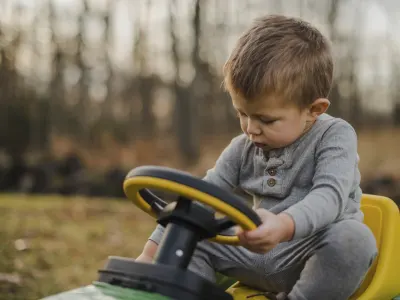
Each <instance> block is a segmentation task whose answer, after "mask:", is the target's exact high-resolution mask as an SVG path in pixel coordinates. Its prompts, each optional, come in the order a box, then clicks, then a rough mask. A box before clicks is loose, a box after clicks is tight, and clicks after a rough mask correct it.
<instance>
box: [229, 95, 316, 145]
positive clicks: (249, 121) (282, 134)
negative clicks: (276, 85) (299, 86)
mask: <svg viewBox="0 0 400 300" xmlns="http://www.w3.org/2000/svg"><path fill="white" fill-rule="evenodd" d="M231 97H232V103H233V106H234V107H235V109H236V111H237V114H238V117H239V120H240V126H241V128H242V130H243V132H244V133H245V134H247V136H248V137H249V139H250V140H251V141H252V142H253V143H254V144H255V145H256V146H257V147H261V148H264V149H270V148H282V147H286V146H288V145H290V144H292V143H293V142H294V141H296V140H297V139H298V138H299V137H300V136H301V135H302V134H303V133H304V132H305V131H306V130H307V129H308V128H309V127H310V126H311V125H312V123H313V121H314V120H313V118H312V117H311V116H310V114H309V110H308V109H303V110H301V109H299V108H298V107H297V106H296V105H283V104H282V103H283V101H280V99H276V98H274V97H272V96H271V97H264V98H260V99H255V100H253V101H247V100H246V99H243V98H242V97H240V96H239V95H231Z"/></svg>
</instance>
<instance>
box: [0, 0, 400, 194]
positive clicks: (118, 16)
mask: <svg viewBox="0 0 400 300" xmlns="http://www.w3.org/2000/svg"><path fill="white" fill-rule="evenodd" d="M398 7H399V4H398V2H396V1H389V0H385V1H356V0H352V1H350V0H336V1H334V0H329V1H311V0H291V1H275V0H274V1H273V0H269V1H265V0H263V1H258V0H252V1H223V0H222V1H220V0H203V1H200V0H197V1H194V0H193V1H187V0H168V1H167V0H163V1H154V0H153V1H152V0H138V1H135V0H114V1H111V0H68V1H67V0H35V1H33V0H32V1H31V0H14V1H11V0H8V1H7V0H2V1H1V2H0V99H1V101H0V151H1V155H0V157H1V159H0V190H3V191H19V192H26V193H62V194H85V195H91V196H118V197H119V196H123V195H122V191H121V180H122V179H123V177H124V175H125V174H126V171H127V170H129V169H130V168H133V167H135V166H137V165H142V164H158V165H168V166H172V167H176V168H181V169H187V170H189V171H191V172H193V173H195V174H198V175H201V174H202V173H203V172H204V171H205V169H207V168H209V167H211V166H212V163H213V161H214V160H215V158H216V157H217V156H218V154H219V152H220V151H221V150H222V147H224V146H225V145H226V143H228V142H229V140H230V139H231V138H232V136H233V135H235V134H237V133H238V132H239V127H238V122H237V120H236V117H235V113H234V111H233V109H232V106H231V103H230V101H229V98H228V95H227V94H226V93H224V91H223V90H222V88H221V80H222V78H221V70H222V66H223V63H224V61H225V59H226V58H227V56H228V54H229V51H230V50H231V48H232V46H233V43H234V42H235V39H236V38H237V37H238V35H239V34H240V33H241V32H242V31H243V30H244V28H246V26H248V25H249V23H250V22H251V20H252V19H253V18H255V17H257V16H260V15H263V14H266V13H286V14H290V15H297V16H301V17H303V18H305V19H306V20H309V21H311V22H313V23H314V24H315V25H316V26H318V27H319V28H320V30H321V31H322V32H323V33H324V34H326V35H327V36H328V37H329V38H330V39H331V40H332V42H333V46H334V53H335V60H336V70H335V85H334V87H333V90H332V93H331V96H330V98H331V101H332V104H333V105H332V107H331V109H330V111H329V112H330V113H331V114H332V115H335V116H340V117H342V118H344V119H346V120H348V121H349V122H350V123H351V124H353V125H354V126H355V127H356V128H357V130H358V133H359V135H360V155H361V166H362V171H363V176H364V177H363V179H364V182H366V181H367V180H368V181H369V180H374V182H373V185H376V184H382V183H377V182H375V181H376V180H378V178H380V180H382V179H383V177H382V176H385V180H384V181H385V182H384V184H386V183H387V181H388V180H389V181H391V180H395V177H396V176H397V175H398V173H399V172H400V171H399V170H400V166H399V164H398V160H399V158H398V157H396V155H394V156H392V155H391V153H386V152H385V151H389V152H390V151H393V153H396V152H398V150H399V148H398V145H397V144H393V143H394V142H395V141H396V142H397V141H399V140H400V136H399V132H398V131H396V130H394V128H395V127H396V126H400V85H399V84H398V82H399V80H400V39H399V37H400V36H399V30H398V29H399V28H400V21H399V18H398V17H396V16H398V14H396V13H398ZM385 138H387V139H389V140H388V141H385V142H384V143H383V142H380V140H382V139H385ZM385 143H388V144H385ZM394 148H395V149H394ZM394 160H397V162H396V163H395V161H394ZM388 166H389V169H388ZM394 166H396V167H397V170H393V169H391V168H393V167H394ZM393 173H397V174H393ZM391 193H392V194H393V192H392V191H391ZM396 196H397V197H398V195H396Z"/></svg>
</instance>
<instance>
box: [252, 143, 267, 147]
mask: <svg viewBox="0 0 400 300" xmlns="http://www.w3.org/2000/svg"><path fill="white" fill-rule="evenodd" d="M254 145H255V146H256V147H258V148H264V147H265V146H267V145H266V144H263V143H254Z"/></svg>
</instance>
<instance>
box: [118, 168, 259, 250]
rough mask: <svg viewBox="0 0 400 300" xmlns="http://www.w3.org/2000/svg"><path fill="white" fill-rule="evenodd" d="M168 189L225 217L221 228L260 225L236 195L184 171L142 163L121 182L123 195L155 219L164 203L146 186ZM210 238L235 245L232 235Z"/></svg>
mask: <svg viewBox="0 0 400 300" xmlns="http://www.w3.org/2000/svg"><path fill="white" fill-rule="evenodd" d="M149 188H150V189H158V190H163V191H166V192H172V193H174V194H177V195H179V196H181V197H184V198H185V199H187V200H191V201H198V202H200V203H202V204H205V205H207V206H209V207H211V208H213V209H215V211H217V212H219V213H221V214H223V215H225V216H226V218H224V220H223V221H222V222H220V224H221V226H220V228H221V229H222V228H223V229H228V228H229V227H232V226H234V225H239V226H240V227H241V228H242V229H243V230H253V229H255V228H257V227H258V226H259V225H261V221H260V218H259V217H258V215H257V214H256V213H255V212H254V211H253V210H252V209H251V208H250V207H249V206H248V205H247V204H246V203H245V202H244V201H243V200H242V199H241V198H240V197H238V196H236V195H235V194H233V193H230V192H227V191H225V190H223V189H220V188H219V187H217V186H216V185H214V184H211V183H209V182H206V181H204V180H202V179H200V178H196V177H194V176H192V175H190V174H188V173H185V172H182V171H178V170H175V169H171V168H166V167H155V166H142V167H138V168H135V169H133V170H131V171H130V172H129V173H128V175H127V176H126V178H125V180H124V184H123V189H124V192H125V195H126V196H127V198H128V199H130V200H131V201H132V202H133V203H134V204H135V205H136V206H137V207H139V208H140V209H141V210H143V211H144V212H146V213H148V214H149V215H151V216H152V217H154V218H156V219H157V218H158V217H159V215H160V213H161V212H162V211H163V209H164V208H165V206H166V205H167V203H166V202H165V201H163V200H162V199H160V198H158V197H157V196H155V195H154V194H153V193H151V192H150V191H149V190H148V189H149ZM210 240H212V241H215V242H217V243H221V244H229V245H238V243H239V239H238V237H237V236H236V235H234V236H227V235H220V234H216V235H215V236H214V237H212V238H210Z"/></svg>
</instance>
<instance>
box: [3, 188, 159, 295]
mask: <svg viewBox="0 0 400 300" xmlns="http://www.w3.org/2000/svg"><path fill="white" fill-rule="evenodd" d="M0 220H1V223H0V224H1V229H0V299H1V300H3V299H4V300H5V299H7V300H17V299H18V300H20V299H21V300H22V299H23V300H30V299H39V298H41V297H44V296H47V295H51V294H54V293H58V292H61V291H64V290H67V289H72V288H76V287H79V286H83V285H87V284H90V283H91V281H93V280H95V279H96V278H97V270H98V269H100V268H102V267H103V265H104V263H105V262H106V260H107V257H108V256H109V255H118V256H125V257H136V256H137V255H138V254H139V253H140V251H141V249H142V247H143V244H144V242H145V241H146V239H147V237H148V235H149V234H150V233H151V231H152V230H153V228H154V226H155V225H156V223H155V220H153V219H151V218H150V217H149V216H148V215H147V214H145V213H143V212H141V211H140V210H139V209H138V208H136V207H135V206H134V205H133V204H131V203H130V202H129V201H124V200H110V199H87V198H78V197H77V198H62V197H56V196H46V197H32V196H29V197H28V196H21V195H0Z"/></svg>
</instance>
